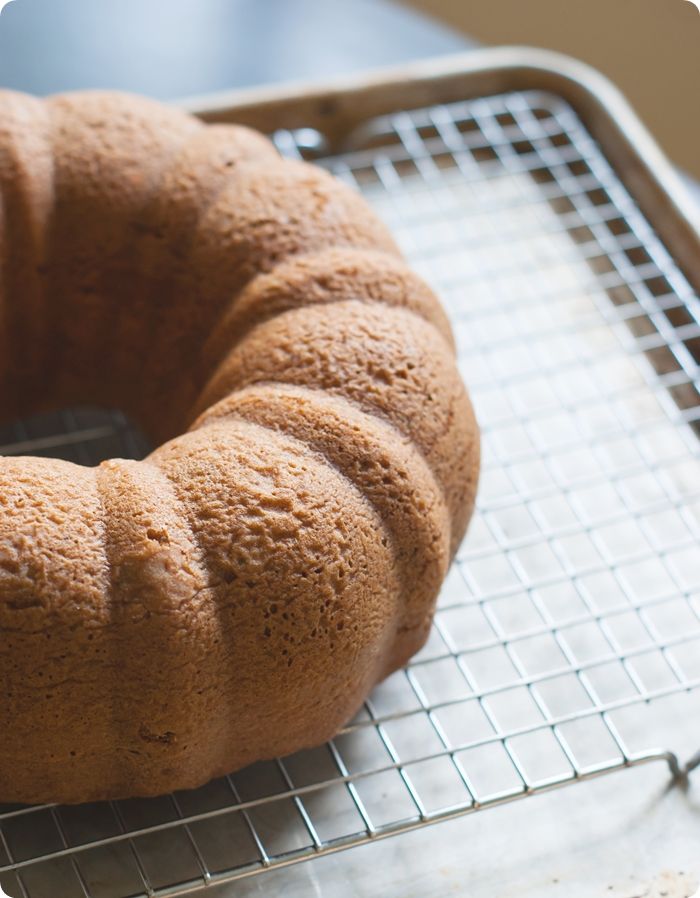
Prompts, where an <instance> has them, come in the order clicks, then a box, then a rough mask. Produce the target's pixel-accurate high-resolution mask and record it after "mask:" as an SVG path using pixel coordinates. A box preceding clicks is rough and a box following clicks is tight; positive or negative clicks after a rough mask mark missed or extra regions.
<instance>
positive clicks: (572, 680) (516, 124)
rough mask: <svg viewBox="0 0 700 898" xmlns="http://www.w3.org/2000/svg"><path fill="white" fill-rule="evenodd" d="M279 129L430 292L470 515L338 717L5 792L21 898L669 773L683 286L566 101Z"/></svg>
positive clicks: (89, 423)
mask: <svg viewBox="0 0 700 898" xmlns="http://www.w3.org/2000/svg"><path fill="white" fill-rule="evenodd" d="M276 139H277V142H278V145H279V146H280V147H281V149H282V150H283V151H284V152H287V153H290V154H297V155H302V156H304V157H307V158H308V157H312V158H314V159H315V160H316V161H317V162H318V163H319V164H321V165H323V166H325V167H326V168H328V169H330V170H331V171H333V172H335V173H336V174H337V175H338V176H339V177H341V178H343V179H344V180H346V181H348V182H349V183H351V184H353V185H355V186H357V187H358V188H359V189H360V190H361V191H362V192H363V193H364V194H365V195H366V196H367V197H368V199H369V200H370V201H371V202H372V203H373V204H374V205H375V207H376V208H377V209H378V211H379V213H380V214H381V215H382V216H383V217H384V218H385V220H386V221H387V222H388V224H389V225H390V227H391V228H392V229H393V231H394V233H395V234H396V237H397V239H398V240H399V242H400V243H401V245H402V246H403V248H404V250H405V252H406V254H407V256H408V258H409V259H410V261H411V263H412V264H413V265H414V266H415V267H416V268H417V269H418V270H419V271H421V272H422V273H423V274H424V275H425V277H426V278H427V279H428V281H430V282H431V283H432V284H433V285H434V286H435V287H436V289H437V290H438V291H439V293H440V294H441V296H442V298H443V300H444V302H445V304H446V306H447V308H448V310H449V312H450V314H451V317H452V320H453V323H454V327H455V333H456V337H457V342H458V347H459V360H460V366H461V368H462V371H463V373H464V376H465V379H466V380H467V382H468V383H469V384H470V388H471V392H472V396H473V398H474V402H475V405H476V409H477V413H478V416H479V419H480V421H481V425H482V428H483V449H484V452H483V456H484V460H483V475H482V480H481V489H480V496H479V503H478V513H477V516H476V519H475V520H474V522H473V524H472V527H471V531H470V534H469V536H468V538H467V540H466V541H465V543H464V544H463V546H462V547H461V550H460V552H459V555H458V559H457V562H456V563H455V565H454V566H453V568H452V570H451V573H450V575H449V577H448V579H447V582H446V584H445V587H444V589H443V591H442V595H441V598H440V603H439V611H438V613H437V616H436V619H435V626H434V627H433V630H432V633H431V636H430V639H429V641H428V644H427V645H426V647H425V648H424V649H423V650H422V652H421V653H420V654H419V655H418V656H417V657H416V658H415V659H414V660H413V661H412V662H411V664H410V665H409V667H408V668H406V669H405V670H403V671H400V672H398V673H396V674H394V675H393V676H391V677H390V678H389V679H388V680H386V681H385V682H384V683H383V684H381V685H380V686H379V687H378V688H377V689H376V690H375V692H374V693H373V695H372V696H371V698H370V699H369V700H368V701H367V703H366V705H365V707H364V709H363V711H362V712H361V713H360V714H359V715H358V717H357V718H356V719H355V720H353V721H352V722H351V723H350V724H348V726H347V727H346V728H345V729H344V730H343V732H342V733H341V734H340V735H339V736H338V737H337V738H336V739H334V740H333V741H332V742H330V743H328V744H327V745H325V746H323V747H321V748H318V749H316V750H314V751H308V752H304V753H301V754H298V755H295V756H292V757H289V758H285V759H284V760H279V761H275V762H272V763H265V764H259V765H256V766H254V767H252V768H249V769H247V770H244V771H242V772H240V773H237V774H234V775H231V776H229V777H226V778H225V779H221V780H217V781H215V782H213V783H211V784H210V785H208V786H206V787H205V788H203V789H199V790H197V791H194V792H187V793H180V794H177V795H170V796H166V797H163V798H158V799H153V800H148V801H120V802H113V803H105V804H95V805H88V806H80V807H44V808H35V807H31V808H29V807H7V806H5V807H4V808H2V809H1V810H0V833H1V835H0V866H1V868H2V869H1V872H0V882H2V885H3V887H4V888H5V890H6V891H7V892H8V893H9V894H10V895H11V896H13V898H48V896H50V898H75V896H82V898H88V896H90V898H125V896H143V895H154V894H155V895H163V896H165V895H168V896H170V895H180V894H184V893H186V892H190V891H196V890H198V889H199V888H200V887H201V886H202V885H203V884H207V883H211V882H216V881H220V880H233V879H236V878H239V877H243V876H247V875H251V874H253V873H257V872H260V871H262V870H264V869H265V868H268V867H271V866H276V865H283V864H289V863H293V862H295V861H298V860H301V859H304V858H309V857H312V856H314V855H319V854H322V853H326V852H330V851H334V850H338V849H340V848H342V847H347V846H351V845H356V844H358V843H361V842H363V841H366V840H368V839H371V838H377V837H380V836H384V835H388V834H392V833H398V832H400V831H402V830H407V829H411V828H415V827H418V826H422V825H424V824H426V823H429V822H432V821H437V820H440V819H444V818H447V817H450V816H456V815H459V814H465V813H468V812H470V811H476V810H479V809H481V808H486V807H488V806H490V805H493V804H496V803H499V802H502V801H507V800H510V799H515V798H518V797H522V796H526V795H529V794H532V793H536V792H539V791H542V790H544V789H550V788H553V787H556V786H559V785H564V784H566V783H571V782H573V781H576V780H581V779H584V778H586V777H590V776H594V775H600V774H603V773H606V772H608V771H613V770H617V769H619V768H621V767H623V766H625V765H631V764H636V763H642V762H644V761H649V760H654V759H665V760H666V761H667V763H668V764H669V765H670V767H671V771H672V772H673V773H674V774H676V775H677V774H679V772H680V769H681V766H682V765H681V764H680V763H679V761H678V760H677V758H676V756H675V755H674V754H673V753H672V752H670V751H663V750H659V749H657V748H655V747H654V746H653V745H649V744H647V743H646V742H645V739H648V732H649V731H648V730H646V728H645V727H644V726H641V727H640V725H639V721H640V720H642V719H643V718H642V713H643V711H644V708H645V707H647V710H648V708H649V707H650V708H652V709H653V708H654V707H657V705H658V704H660V702H661V699H662V698H663V697H664V696H669V695H671V694H672V693H682V692H690V690H692V689H694V688H695V687H697V686H699V685H700V562H699V556H698V548H699V536H700V467H699V466H698V447H699V445H700V444H699V442H698V432H699V431H700V397H699V394H698V362H697V359H698V357H699V356H700V325H699V323H698V321H699V317H698V308H699V306H698V299H697V297H696V296H695V295H694V294H693V291H692V290H691V288H690V286H689V284H688V282H687V281H686V280H685V278H684V277H683V275H682V273H681V272H680V271H679V269H678V268H677V266H676V265H675V264H674V261H673V259H672V258H671V256H670V255H669V253H668V251H667V250H666V248H665V247H664V246H663V245H662V244H661V242H660V241H659V240H658V239H657V237H656V236H655V234H654V232H653V230H652V229H651V227H650V226H649V224H648V223H647V221H646V220H645V219H644V217H643V216H642V215H641V214H640V212H639V210H638V209H637V207H636V206H635V203H634V202H633V200H632V199H631V197H630V196H629V194H628V193H627V191H626V190H625V188H624V187H623V186H622V184H621V182H620V180H619V179H618V177H617V176H616V174H615V173H614V171H613V170H612V169H611V167H610V165H609V164H608V162H607V161H606V159H605V157H604V156H603V154H602V152H601V150H600V148H599V147H598V145H597V144H596V143H595V142H594V141H593V139H592V138H591V136H590V135H589V133H588V132H587V130H586V128H585V127H584V126H583V124H582V123H581V121H580V120H579V119H578V118H577V116H576V114H575V113H574V111H573V109H572V108H571V107H570V106H569V105H567V104H566V103H565V102H563V101H562V100H561V99H559V98H557V97H556V96H553V95H549V94H543V93H536V92H516V93H508V94H505V95H500V96H493V97H488V98H484V99H479V100H476V101H469V102H464V103H456V104H452V105H445V106H439V107H433V108H429V109H420V110H416V111H413V112H402V113H400V114H395V115H390V116H386V117H383V118H380V119H376V120H373V121H371V122H369V123H368V124H367V125H365V126H364V127H363V128H362V129H361V130H360V131H358V132H356V133H355V135H354V137H353V138H352V141H351V142H350V144H349V148H348V151H347V152H344V153H343V154H342V155H339V156H334V157H324V155H323V154H324V141H323V138H322V136H321V135H319V134H318V133H317V132H312V131H309V130H301V131H297V132H294V133H290V132H282V133H278V134H277V135H276ZM0 442H1V443H2V444H4V445H2V448H1V450H0V451H2V452H5V453H11V452H12V453H34V454H48V455H57V456H60V457H63V458H67V459H70V460H72V461H76V462H81V463H85V464H94V463H96V462H98V461H99V460H100V459H102V458H104V457H108V456H111V455H122V456H131V457H139V456H141V455H143V454H144V452H145V451H146V448H147V447H146V446H145V444H144V443H143V440H142V439H141V438H140V437H139V435H138V434H136V433H134V432H133V431H132V430H131V429H130V428H129V426H128V423H127V422H126V421H124V420H123V418H121V417H120V416H119V415H115V414H109V413H102V412H95V411H85V410H77V411H71V412H63V413H61V414H59V415H52V416H44V417H42V418H40V419H34V420H33V421H29V422H25V423H24V424H19V425H16V426H13V427H12V428H8V429H5V430H4V431H2V433H0ZM640 730H641V735H640ZM664 738H665V739H666V738H667V739H668V743H667V744H666V745H664V748H668V749H672V748H673V747H674V732H673V727H672V726H671V725H669V727H668V728H667V730H666V731H665V736H664ZM697 761H700V758H697V759H696V762H697ZM689 766H690V765H689ZM688 769H689V767H688Z"/></svg>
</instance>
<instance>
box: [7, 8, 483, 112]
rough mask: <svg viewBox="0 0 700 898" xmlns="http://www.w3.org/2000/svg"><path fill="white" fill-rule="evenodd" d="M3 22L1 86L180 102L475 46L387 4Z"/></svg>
mask: <svg viewBox="0 0 700 898" xmlns="http://www.w3.org/2000/svg"><path fill="white" fill-rule="evenodd" d="M0 6H2V3H0ZM1 15H2V18H1V19H0V84H1V85H2V86H3V87H11V88H15V89H17V90H25V91H30V92H32V93H37V94H46V93H51V92H55V91H59V90H73V89H76V88H86V87H91V88H119V89H122V90H131V91H136V92H139V93H144V94H147V95H149V96H153V97H157V98H159V99H162V100H171V99H175V98H180V97H186V96H192V95H196V94H202V93H210V92H212V91H216V90H222V89H225V88H232V87H244V86H247V85H252V84H263V83H271V82H276V81H284V80H290V79H295V80H296V79H311V78H324V77H328V76H330V75H334V74H341V73H347V72H351V71H354V70H360V69H365V68H370V67H374V66H380V65H390V64H392V63H400V62H405V61H407V60H410V59H416V58H418V57H426V56H434V55H438V54H442V53H454V52H456V51H459V50H463V49H465V48H466V47H469V46H470V45H471V42H470V41H468V40H467V39H466V38H464V37H462V36H460V35H459V34H458V33H457V32H455V31H453V30H451V29H449V28H447V27H445V26H442V25H440V24H438V23H437V22H435V21H433V20H431V19H428V18H425V17H424V16H421V15H419V14H418V13H416V12H413V11H411V10H409V9H406V8H402V7H400V6H398V5H396V4H394V3H389V2H386V0H352V2H346V0H100V2H99V3H96V2H95V0H61V2H60V3H56V2H55V0H14V2H11V3H10V4H9V5H8V6H6V7H5V9H4V10H3V12H2V14H1ZM37 60H40V64H37Z"/></svg>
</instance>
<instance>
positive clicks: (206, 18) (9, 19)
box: [0, 0, 700, 898]
mask: <svg viewBox="0 0 700 898" xmlns="http://www.w3.org/2000/svg"><path fill="white" fill-rule="evenodd" d="M468 46H470V42H469V41H468V40H467V39H465V38H464V37H462V36H460V35H458V34H456V33H455V32H452V31H450V30H448V29H446V28H444V27H442V26H440V25H438V24H437V23H435V22H432V21H430V20H427V19H425V18H423V17H421V16H419V15H417V14H415V13H413V12H410V11H408V10H406V9H402V8H400V7H398V6H396V5H393V4H391V3H387V2H383V0H353V2H352V3H348V2H346V0H100V2H99V3H95V2H94V0H61V3H56V2H55V0H15V2H13V3H11V4H10V5H9V6H7V7H5V9H4V11H3V12H2V15H1V17H0V84H2V85H3V86H4V87H11V88H15V89H20V90H27V91H31V92H34V93H38V94H45V93H50V92H53V91H57V90H67V89H75V88H84V87H100V88H105V87H110V88H119V89H125V90H132V91H138V92H142V93H145V94H149V95H151V96H154V97H158V98H160V99H174V98H179V97H185V96H191V95H196V94H200V93H209V92H211V91H216V90H219V89H224V88H231V87H242V86H246V85H251V84H259V83H271V82H276V81H282V80H289V79H308V78H323V77H327V76H330V75H332V74H339V73H345V72H349V71H353V70H360V69H363V68H368V67H371V66H378V65H383V64H392V63H398V62H402V61H407V60H410V59H414V58H418V57H426V56H430V55H436V54H441V53H450V52H455V51H458V50H461V49H465V48H466V47H468ZM38 58H40V59H41V64H40V65H37V59H38ZM697 704H698V705H700V701H698V703H697ZM684 713H687V708H686V709H684ZM694 719H695V720H698V719H700V707H698V708H697V716H695V715H694ZM691 723H692V721H689V738H688V747H689V748H690V747H692V748H696V747H697V745H696V744H695V743H696V741H697V727H696V726H692V725H691ZM667 783H668V775H667V771H666V770H665V769H664V768H663V767H662V766H657V767H653V768H652V767H643V768H640V769H637V770H633V771H625V772H623V773H621V774H619V775H616V776H613V777H607V778H604V779H602V780H599V781H595V782H591V783H588V784H585V785H580V786H576V787H574V788H572V789H567V790H564V791H562V792H558V793H552V794H551V795H549V796H543V797H540V798H538V799H532V800H528V801H523V802H518V803H516V804H513V805H508V806H504V807H502V808H499V809H496V810H493V811H489V812H488V814H484V815H483V816H482V815H481V814H479V815H477V816H473V817H467V818H464V819H461V820H456V821H453V822H452V823H448V824H442V825H439V826H435V827H432V828H430V829H429V830H424V831H419V832H415V833H412V834H410V835H407V836H403V837H400V838H397V839H392V840H388V841H385V842H380V843H376V844H371V845H368V846H365V847H363V848H361V849H355V850H352V851H349V852H346V853H343V854H340V855H337V856H330V857H326V858H322V859H319V860H318V861H314V862H311V863H307V864H304V865H302V866H300V867H297V868H294V869H285V870H278V871H275V872H274V873H271V874H268V875H265V876H262V877H256V878H255V879H252V880H249V881H247V882H244V883H239V884H236V885H234V886H229V887H222V888H220V889H212V890H211V895H212V898H224V896H226V898H229V896H230V898H233V896H236V898H245V896H251V898H252V896H263V895H269V894H276V893H277V892H278V891H279V893H280V894H281V893H282V892H283V893H284V894H285V895H286V896H289V898H294V896H299V898H301V896H307V895H319V896H322V895H327V894H328V895H330V894H333V895H339V896H343V898H359V896H367V895H375V894H382V895H383V896H385V898H399V896H400V898H411V896H416V898H417V896H420V898H438V896H440V898H443V896H448V895H450V896H458V895H467V894H469V895H470V896H475V898H480V896H484V898H486V896H489V898H491V896H493V895H496V894H497V895H499V896H500V898H507V896H511V895H512V896H516V895H517V896H520V898H534V896H538V898H559V896H562V898H564V896H566V898H588V896H593V895H596V896H599V895H602V894H606V895H607V894H609V895H613V896H618V898H633V896H642V895H644V896H647V898H654V896H661V895H666V896H668V898H685V896H690V895H692V894H693V893H694V892H695V889H696V888H697V887H698V878H699V877H700V847H699V844H700V839H699V837H698V833H699V832H700V795H699V794H698V790H699V789H700V783H698V782H697V777H696V778H695V782H694V785H693V786H692V787H691V788H690V789H689V790H688V791H685V792H684V791H683V790H681V789H674V790H671V791H668V790H667V789H666V786H667ZM209 891H210V890H207V894H209Z"/></svg>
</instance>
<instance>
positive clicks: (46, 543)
mask: <svg viewBox="0 0 700 898" xmlns="http://www.w3.org/2000/svg"><path fill="white" fill-rule="evenodd" d="M0 248H1V255H0V262H1V268H0V417H1V418H2V419H4V420H8V419H12V418H13V417H16V416H20V415H27V414H31V413H33V412H36V411H39V410H42V409H47V408H51V407H61V406H65V405H69V404H76V403H91V404H99V405H101V406H104V407H118V408H121V409H123V410H124V411H125V412H126V413H127V414H128V415H130V416H131V417H132V418H133V419H135V420H136V421H137V422H138V423H139V424H140V425H141V427H142V428H143V429H144V430H145V431H146V432H147V433H148V434H150V435H151V436H152V438H153V439H154V440H155V441H156V443H157V444H158V448H157V449H156V450H155V451H154V452H153V453H152V454H151V455H149V456H148V458H146V459H144V460H143V461H140V462H135V461H125V460H122V459H113V460H110V461H107V462H103V463H102V464H101V465H99V466H98V467H95V468H87V467H81V466H78V465H74V464H70V463H67V462H64V461H59V460H53V459H43V458H29V457H27V458H17V457H12V458H2V459H0V733H2V740H1V742H0V801H13V802H14V801H19V802H39V801H61V802H80V801H90V800H96V799H104V798H115V797H123V796H136V795H153V794H157V793H162V792H166V791H170V790H173V789H182V788H189V787H194V786H197V785H199V784H201V783H204V782H206V781H207V780H209V779H211V778H212V777H215V776H217V775H220V774H224V773H228V772H230V771H232V770H235V769H236V768H239V767H242V766H243V765H245V764H248V763H250V762H252V761H256V760H260V759H263V758H270V757H273V756H275V755H279V754H286V753H289V752H292V751H295V750H297V749H300V748H302V747H305V746H311V745H315V744H318V743H320V742H322V741H323V740H325V739H327V738H329V737H330V736H332V735H333V734H334V733H335V732H336V731H337V730H338V729H339V727H341V726H342V724H343V723H344V722H346V721H347V720H348V719H349V718H350V717H351V716H352V714H353V713H354V712H355V711H356V710H357V709H358V707H359V706H360V705H361V703H362V701H363V699H364V698H365V697H366V695H367V693H368V692H369V690H370V689H371V688H372V686H373V685H374V684H375V683H377V682H378V681H379V680H381V679H382V678H383V677H385V676H386V675H387V674H389V673H390V672H391V671H393V670H395V669H396V668H397V667H399V666H401V665H402V664H404V663H405V662H406V661H407V660H408V658H410V657H411V655H412V654H413V653H414V652H415V651H416V650H417V649H419V648H420V646H421V645H422V644H423V642H424V640H425V638H426V636H427V634H428V630H429V627H430V621H431V617H432V613H433V609H434V605H435V600H436V596H437V593H438V590H439V588H440V585H441V583H442V580H443V578H444V576H445V572H446V570H447V567H448V565H449V563H450V560H451V557H452V556H453V555H454V552H455V551H456V548H457V546H458V545H459V542H460V540H461V539H462V536H463V535H464V531H465V528H466V525H467V522H468V520H469V517H470V514H471V511H472V507H473V502H474V494H475V490H476V481H477V475H478V465H479V440H478V430H477V426H476V423H475V420H474V416H473V413H472V409H471V406H470V403H469V400H468V398H467V395H466V392H465V390H464V387H463V385H462V382H461V380H460V377H459V375H458V372H457V368H456V365H455V359H454V347H453V342H452V335H451V332H450V328H449V324H448V322H447V319H446V317H445V314H444V312H443V310H442V308H441V307H440V304H439V302H438V301H437V299H436V298H435V296H434V295H433V293H432V292H431V291H430V289H429V288H428V287H427V286H426V284H425V283H424V282H423V281H422V280H421V279H420V278H418V277H417V276H416V275H415V274H413V273H411V272H410V271H409V270H408V269H407V268H406V266H405V264H404V262H403V261H402V259H401V256H400V254H399V252H398V250H397V248H396V246H395V244H394V242H393V240H392V238H391V236H390V235H389V233H388V232H387V230H386V228H385V227H384V226H383V225H382V224H381V222H379V221H378V220H377V218H376V217H375V216H374V214H373V213H372V212H371V210H370V209H369V208H368V206H367V205H366V204H365V202H364V201H363V200H362V198H361V197H359V196H358V195H357V194H356V193H354V192H353V191H352V190H351V189H349V188H348V187H345V186H343V185H342V184H341V183H339V182H338V181H336V180H335V179H334V178H332V177H331V176H330V175H328V174H327V173H325V172H323V171H322V170H320V169H318V168H315V167H313V166H310V165H307V164H304V163H301V162H295V161H285V160H283V159H281V158H280V157H279V155H278V154H277V152H276V150H275V149H274V147H273V145H272V144H271V143H270V142H269V141H267V140H266V139H265V138H264V137H262V136H261V135H259V134H256V133H254V132H252V131H249V130H247V129H245V128H242V127H236V126H220V125H216V126H206V125H204V124H202V123H201V122H199V121H198V120H196V119H194V118H192V117H190V116H188V115H186V114H185V113H182V112H179V111H177V110H175V109H171V108H167V107H164V106H161V105H159V104H157V103H154V102H151V101H148V100H145V99H140V98H136V97H130V96H125V95H121V94H114V93H76V94H68V95H63V96H56V97H52V98H50V99H47V100H37V99H33V98H31V97H28V96H24V95H21V94H16V93H12V92H0Z"/></svg>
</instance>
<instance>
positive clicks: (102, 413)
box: [0, 406, 151, 466]
mask: <svg viewBox="0 0 700 898" xmlns="http://www.w3.org/2000/svg"><path fill="white" fill-rule="evenodd" d="M150 449H151V446H150V444H149V442H148V440H147V438H146V437H145V436H144V434H143V431H141V430H140V429H139V428H138V427H137V426H136V424H134V422H133V421H132V420H131V419H129V418H128V417H127V416H126V415H125V414H124V413H123V412H120V411H118V410H116V409H102V408H95V407H94V406H74V407H71V408H65V409H61V410H59V411H54V412H45V413H43V414H40V415H32V416H31V417H28V418H22V419H20V420H16V421H12V422H10V423H8V424H3V425H1V426H0V455H38V456H42V457H44V458H62V459H64V460H65V461H71V462H74V463H75V464H79V465H88V466H93V465H98V464H99V463H100V462H101V461H104V460H105V459H107V458H134V459H139V458H143V457H144V456H145V455H147V454H148V452H149V451H150Z"/></svg>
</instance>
